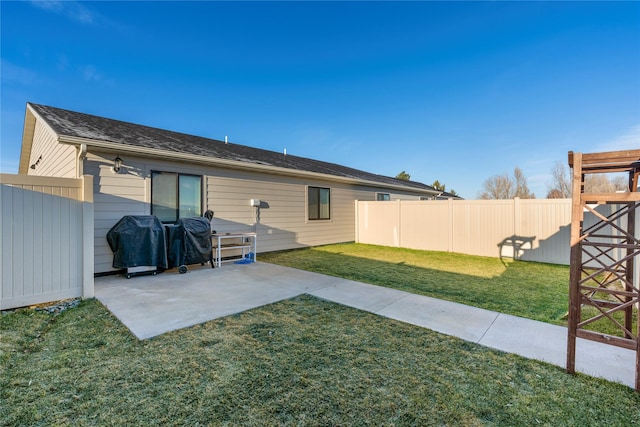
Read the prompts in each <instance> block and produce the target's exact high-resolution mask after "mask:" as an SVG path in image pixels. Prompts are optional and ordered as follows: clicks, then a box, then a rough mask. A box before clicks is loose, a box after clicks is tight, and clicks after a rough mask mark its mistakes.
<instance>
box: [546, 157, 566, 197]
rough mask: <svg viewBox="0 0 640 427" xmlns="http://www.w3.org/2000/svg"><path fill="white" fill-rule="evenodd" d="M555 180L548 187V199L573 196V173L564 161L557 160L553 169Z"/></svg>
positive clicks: (552, 174) (552, 175)
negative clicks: (568, 169)
mask: <svg viewBox="0 0 640 427" xmlns="http://www.w3.org/2000/svg"><path fill="white" fill-rule="evenodd" d="M551 177H552V179H553V182H552V183H551V185H550V186H549V187H548V192H547V199H566V198H569V197H571V175H570V171H567V169H565V167H564V163H562V162H561V161H559V160H558V161H557V162H556V164H555V165H554V166H553V169H551Z"/></svg>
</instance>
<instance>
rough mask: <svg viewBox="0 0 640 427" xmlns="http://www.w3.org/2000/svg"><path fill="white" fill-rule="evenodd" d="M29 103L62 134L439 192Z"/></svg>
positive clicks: (324, 164)
mask: <svg viewBox="0 0 640 427" xmlns="http://www.w3.org/2000/svg"><path fill="white" fill-rule="evenodd" d="M29 105H30V106H31V107H32V108H33V109H34V111H36V112H37V113H38V115H39V116H40V117H42V119H44V120H45V121H46V122H47V123H48V124H49V126H51V128H53V130H54V131H55V132H56V133H58V134H59V135H64V136H70V137H79V138H87V139H92V140H97V141H102V142H112V143H114V144H119V145H129V146H133V147H140V148H150V149H156V150H163V151H166V152H167V153H172V152H173V153H185V154H192V155H197V156H205V157H211V158H216V159H224V160H233V161H239V162H245V163H253V164H259V165H267V166H273V167H280V168H285V169H293V170H298V171H306V172H315V173H320V174H325V175H331V176H335V177H342V178H352V179H357V180H363V181H371V182H375V183H380V184H387V185H394V186H403V187H408V188H411V189H415V190H422V191H430V192H437V191H436V190H435V189H434V188H433V187H431V186H428V185H426V184H423V183H420V182H416V181H405V180H400V179H396V178H392V177H388V176H384V175H377V174H373V173H370V172H366V171H362V170H358V169H354V168H350V167H347V166H342V165H338V164H335V163H329V162H323V161H320V160H313V159H309V158H305V157H298V156H293V155H285V154H283V153H279V152H275V151H270V150H264V149H260V148H253V147H248V146H246V145H240V144H234V143H226V142H224V141H219V140H216V139H209V138H204V137H200V136H195V135H188V134H184V133H179V132H173V131H169V130H164V129H158V128H153V127H149V126H144V125H138V124H134V123H128V122H123V121H119V120H113V119H108V118H104V117H99V116H93V115H90V114H84V113H78V112H75V111H69V110H63V109H60V108H55V107H49V106H45V105H39V104H33V103H29Z"/></svg>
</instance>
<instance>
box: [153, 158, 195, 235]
mask: <svg viewBox="0 0 640 427" xmlns="http://www.w3.org/2000/svg"><path fill="white" fill-rule="evenodd" d="M157 175H172V176H175V178H176V179H175V181H176V182H175V207H174V213H175V217H174V218H175V219H173V220H163V219H162V218H160V221H161V222H162V223H163V224H173V223H174V222H176V221H177V220H178V219H180V218H184V217H182V216H180V177H182V176H184V177H192V178H198V179H199V181H200V182H199V186H200V194H199V201H200V205H199V206H195V210H196V216H202V213H203V209H204V197H203V184H204V179H203V178H204V177H203V176H202V175H197V174H192V173H181V172H169V171H160V170H152V171H151V185H150V192H151V195H150V198H149V199H150V203H149V205H150V211H151V215H156V213H154V209H153V207H154V203H153V196H154V191H153V190H154V177H155V176H157Z"/></svg>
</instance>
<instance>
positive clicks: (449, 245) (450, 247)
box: [447, 198, 456, 252]
mask: <svg viewBox="0 0 640 427" xmlns="http://www.w3.org/2000/svg"><path fill="white" fill-rule="evenodd" d="M447 208H448V211H449V212H448V215H447V219H448V220H449V227H448V234H449V239H448V242H447V252H453V234H454V231H455V230H454V227H455V224H456V222H455V220H454V218H453V199H452V198H448V199H447Z"/></svg>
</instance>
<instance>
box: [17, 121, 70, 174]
mask: <svg viewBox="0 0 640 427" xmlns="http://www.w3.org/2000/svg"><path fill="white" fill-rule="evenodd" d="M76 153H77V150H76V148H75V147H74V146H71V145H66V144H59V143H58V142H57V137H56V135H55V134H54V133H53V132H52V131H51V129H50V128H49V127H48V126H47V125H45V124H44V123H42V121H40V120H37V121H36V122H35V127H34V132H33V145H32V147H31V154H30V156H29V165H35V169H31V168H30V167H29V168H28V169H27V172H28V174H29V175H38V176H55V177H60V178H76V157H77V154H76Z"/></svg>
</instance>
